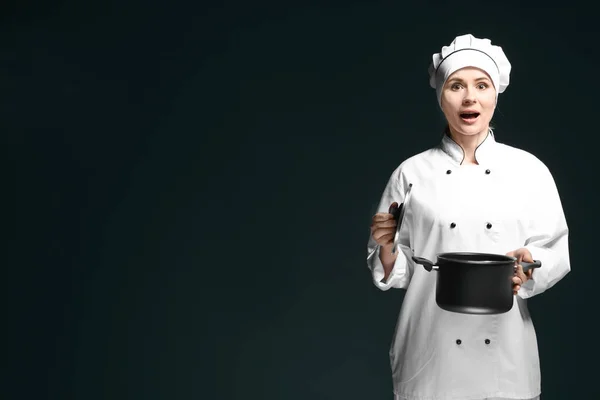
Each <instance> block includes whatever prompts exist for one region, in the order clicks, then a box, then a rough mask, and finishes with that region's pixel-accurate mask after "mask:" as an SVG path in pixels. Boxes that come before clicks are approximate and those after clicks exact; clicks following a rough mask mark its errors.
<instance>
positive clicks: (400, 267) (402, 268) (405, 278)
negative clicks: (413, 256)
mask: <svg viewBox="0 0 600 400" xmlns="http://www.w3.org/2000/svg"><path fill="white" fill-rule="evenodd" d="M380 249H381V247H380V246H377V247H376V248H375V250H374V251H373V252H372V253H371V254H370V255H369V257H368V258H367V263H368V264H369V268H370V269H371V274H372V276H373V283H374V284H375V286H377V287H378V288H379V289H381V290H384V291H385V290H388V289H391V288H397V289H406V288H407V287H408V283H409V274H408V271H407V259H406V256H405V255H404V253H403V251H402V246H399V249H398V257H396V261H395V262H394V266H393V267H392V271H391V272H390V275H389V276H388V278H387V280H386V281H383V277H384V276H385V271H384V269H383V264H382V263H381V260H380V259H379V252H380Z"/></svg>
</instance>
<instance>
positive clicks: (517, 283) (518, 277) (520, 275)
mask: <svg viewBox="0 0 600 400" xmlns="http://www.w3.org/2000/svg"><path fill="white" fill-rule="evenodd" d="M506 255H507V256H509V257H515V258H516V259H517V263H516V264H517V267H516V268H515V276H513V278H512V281H513V294H514V295H516V294H517V292H518V291H519V289H521V285H523V284H524V283H525V282H527V281H528V280H529V279H531V275H532V274H533V268H532V269H530V270H529V271H527V272H523V266H521V262H522V261H525V262H529V263H532V262H533V257H532V256H531V253H530V252H529V250H527V249H526V248H524V247H523V248H520V249H517V250H514V251H511V252H508V253H506Z"/></svg>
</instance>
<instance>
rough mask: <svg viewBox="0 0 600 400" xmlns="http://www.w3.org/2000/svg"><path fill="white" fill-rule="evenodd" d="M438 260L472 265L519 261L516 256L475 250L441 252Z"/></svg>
mask: <svg viewBox="0 0 600 400" xmlns="http://www.w3.org/2000/svg"><path fill="white" fill-rule="evenodd" d="M462 257H465V258H468V257H476V258H483V260H482V259H479V260H468V259H463V258H462ZM437 258H438V260H444V261H449V262H456V263H466V264H470V265H501V264H507V263H514V262H515V261H517V259H516V258H515V257H511V256H506V255H501V254H493V253H474V252H466V251H462V252H449V253H440V254H438V256H437Z"/></svg>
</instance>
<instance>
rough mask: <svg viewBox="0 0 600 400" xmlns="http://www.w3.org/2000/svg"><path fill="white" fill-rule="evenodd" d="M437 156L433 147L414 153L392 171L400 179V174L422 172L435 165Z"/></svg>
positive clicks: (436, 150)
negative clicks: (426, 167) (425, 168)
mask: <svg viewBox="0 0 600 400" xmlns="http://www.w3.org/2000/svg"><path fill="white" fill-rule="evenodd" d="M438 156H439V155H438V149H436V148H435V147H434V148H429V149H427V150H424V151H421V152H419V153H416V154H414V155H412V156H410V157H408V158H406V159H405V160H404V161H402V162H401V163H400V165H398V166H397V167H396V169H395V170H394V175H395V176H398V177H400V176H401V175H402V174H406V173H411V172H413V171H416V170H422V169H423V168H424V167H425V166H427V165H431V164H432V163H435V159H436V158H437V157H438Z"/></svg>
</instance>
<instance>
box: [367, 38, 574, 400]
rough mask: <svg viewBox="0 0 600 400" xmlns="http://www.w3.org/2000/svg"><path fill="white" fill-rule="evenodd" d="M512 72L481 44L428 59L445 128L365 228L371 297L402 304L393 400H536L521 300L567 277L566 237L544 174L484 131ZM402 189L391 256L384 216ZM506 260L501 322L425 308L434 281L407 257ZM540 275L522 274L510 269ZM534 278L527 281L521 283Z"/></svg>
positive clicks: (460, 43) (535, 370)
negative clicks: (386, 296)
mask: <svg viewBox="0 0 600 400" xmlns="http://www.w3.org/2000/svg"><path fill="white" fill-rule="evenodd" d="M510 69H511V65H510V63H509V62H508V60H507V58H506V56H505V55H504V52H503V51H502V49H501V48H500V47H498V46H493V45H492V44H491V42H490V41H489V40H488V39H478V38H475V37H474V36H472V35H463V36H458V37H456V38H455V39H454V41H453V42H452V43H451V44H450V46H445V47H443V48H442V51H441V52H440V53H438V54H434V55H433V62H432V64H431V66H430V68H429V72H430V84H431V86H432V87H433V88H435V89H436V93H437V98H438V103H439V105H440V107H441V109H442V111H443V113H444V116H445V118H446V120H447V123H448V124H447V128H446V132H445V134H444V136H443V138H442V140H441V142H440V143H439V145H437V146H436V147H434V148H431V149H429V150H426V151H424V152H422V153H420V154H417V155H414V156H412V157H410V158H409V159H407V160H405V161H404V162H402V163H401V164H400V165H399V166H398V167H397V168H396V170H395V171H394V172H393V173H392V175H391V177H390V179H389V182H388V184H387V186H386V188H385V190H384V192H383V195H382V197H381V201H380V203H379V207H378V212H377V214H375V215H374V216H373V221H372V225H371V236H370V238H369V243H368V257H367V263H368V266H369V268H370V270H371V271H372V276H373V282H374V283H375V285H376V286H377V287H378V288H380V289H381V290H388V289H390V288H400V289H405V290H406V294H405V296H404V301H403V304H402V309H401V311H400V315H399V318H398V322H397V325H396V331H395V336H394V338H393V342H392V345H391V348H390V360H391V367H392V375H393V382H394V393H395V398H396V399H418V400H438V399H439V400H442V399H444V400H446V399H461V400H465V399H470V400H477V399H537V398H539V395H540V393H541V377H540V365H539V356H538V349H537V340H536V333H535V330H534V327H533V324H532V321H531V318H530V315H529V312H528V309H527V303H526V299H527V298H530V297H532V296H535V295H538V294H540V293H543V292H544V291H546V290H548V289H550V288H551V287H553V286H554V285H555V284H556V283H557V282H558V281H559V280H561V279H562V278H563V277H564V276H565V275H566V274H567V273H568V272H569V271H570V261H569V250H568V228H567V223H566V220H565V216H564V212H563V209H562V205H561V201H560V198H559V194H558V191H557V188H556V185H555V183H554V180H553V178H552V175H551V174H550V172H549V170H548V168H547V167H546V166H545V165H544V164H543V162H541V161H540V160H539V159H537V158H536V157H535V156H533V155H532V154H530V153H528V152H526V151H523V150H520V149H517V148H514V147H511V146H508V145H505V144H501V143H499V142H497V141H496V139H495V136H494V133H493V131H492V130H491V129H490V125H489V124H490V121H491V119H492V116H493V114H494V110H495V107H496V103H497V100H498V94H499V93H502V92H503V91H504V90H505V89H506V87H507V86H508V83H509V74H510ZM409 184H411V185H412V189H411V200H410V205H409V207H408V208H407V209H406V213H405V215H404V220H403V224H402V229H401V232H400V244H399V245H398V250H399V251H396V252H394V253H392V245H393V243H392V241H393V238H394V234H395V229H396V222H395V219H394V217H393V216H392V214H390V213H389V210H390V206H392V205H394V206H395V205H397V204H400V203H402V202H403V201H404V196H405V192H406V189H407V188H408V185H409ZM456 251H468V252H483V253H495V254H507V255H510V256H513V257H515V258H516V259H517V268H516V272H515V276H514V277H513V278H512V280H513V293H514V295H515V302H514V305H513V308H512V309H511V310H510V311H509V312H506V313H502V314H496V315H469V314H461V313H455V312H449V311H445V310H443V309H441V308H440V307H439V306H438V305H437V304H436V302H435V287H436V286H435V285H436V274H435V272H428V271H426V270H425V269H424V268H423V267H422V266H419V265H415V263H414V262H413V261H412V259H411V257H412V256H413V255H415V256H418V257H424V258H427V259H430V260H435V259H436V256H437V254H439V253H443V252H456ZM534 259H535V260H539V261H541V263H542V267H541V268H537V269H534V270H530V271H528V272H527V274H524V273H523V269H522V267H521V265H520V263H521V261H525V262H533V260H534ZM531 271H534V272H531Z"/></svg>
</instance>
